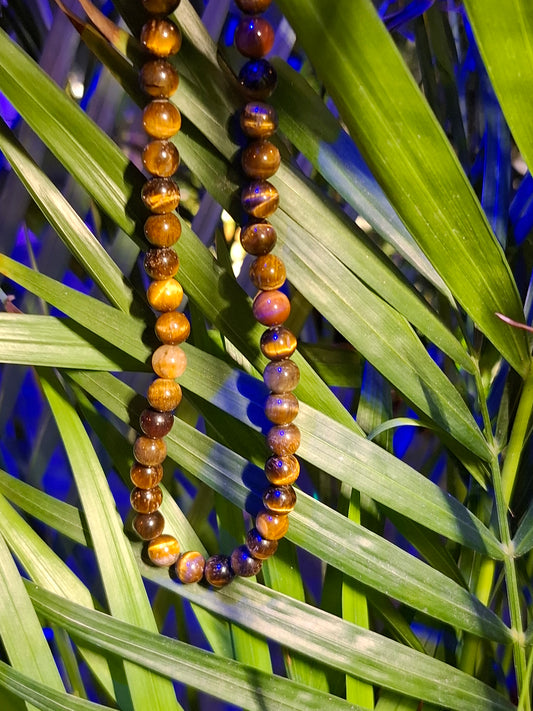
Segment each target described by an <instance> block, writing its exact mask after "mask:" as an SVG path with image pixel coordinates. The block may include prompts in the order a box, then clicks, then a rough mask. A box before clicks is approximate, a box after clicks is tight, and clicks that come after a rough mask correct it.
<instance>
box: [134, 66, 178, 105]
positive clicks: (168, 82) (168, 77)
mask: <svg viewBox="0 0 533 711" xmlns="http://www.w3.org/2000/svg"><path fill="white" fill-rule="evenodd" d="M139 82H140V85H141V89H142V90H143V91H145V92H146V93H147V94H148V95H149V96H153V97H154V98H156V99H168V98H169V96H172V94H174V93H175V92H176V91H177V88H178V86H179V83H180V78H179V75H178V72H177V71H176V70H175V69H174V67H173V66H172V64H171V63H170V62H167V60H166V59H152V60H151V61H150V62H145V63H144V64H143V66H142V67H141V71H140V72H139Z"/></svg>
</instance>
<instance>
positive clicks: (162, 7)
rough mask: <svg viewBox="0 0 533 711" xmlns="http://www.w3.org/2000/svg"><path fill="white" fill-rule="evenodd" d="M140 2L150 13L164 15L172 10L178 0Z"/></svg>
mask: <svg viewBox="0 0 533 711" xmlns="http://www.w3.org/2000/svg"><path fill="white" fill-rule="evenodd" d="M142 4H143V7H144V9H145V10H146V12H148V13H149V14H150V15H156V16H159V17H164V16H165V15H170V13H172V12H174V10H175V9H176V8H177V7H178V5H179V4H180V0H142Z"/></svg>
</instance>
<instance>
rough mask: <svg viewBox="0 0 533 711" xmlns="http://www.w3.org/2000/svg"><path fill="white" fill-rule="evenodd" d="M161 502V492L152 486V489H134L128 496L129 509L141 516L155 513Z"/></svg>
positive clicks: (159, 488)
mask: <svg viewBox="0 0 533 711" xmlns="http://www.w3.org/2000/svg"><path fill="white" fill-rule="evenodd" d="M162 501H163V492H162V491H161V487H159V486H154V487H153V488H152V489H140V488H139V487H135V489H132V492H131V494H130V503H131V508H132V509H133V510H134V511H138V512H139V513H142V514H150V513H153V512H154V511H157V509H158V508H159V507H160V506H161V502H162Z"/></svg>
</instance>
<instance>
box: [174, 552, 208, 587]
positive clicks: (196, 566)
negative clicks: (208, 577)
mask: <svg viewBox="0 0 533 711" xmlns="http://www.w3.org/2000/svg"><path fill="white" fill-rule="evenodd" d="M204 569H205V558H204V557H203V555H202V554H201V553H198V551H187V552H186V553H182V554H181V555H180V557H179V558H178V561H177V563H176V573H177V574H178V578H179V579H180V580H181V582H182V583H186V584H188V583H198V582H200V580H201V579H202V578H203V577H204Z"/></svg>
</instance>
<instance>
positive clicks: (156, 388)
mask: <svg viewBox="0 0 533 711" xmlns="http://www.w3.org/2000/svg"><path fill="white" fill-rule="evenodd" d="M146 399H147V400H148V402H149V404H150V406H151V407H153V408H154V410H159V411H160V412H170V411H172V410H175V409H176V407H177V406H178V405H179V404H180V402H181V388H180V386H179V385H178V383H176V382H175V381H174V380H169V379H166V378H157V379H156V380H154V381H153V383H150V386H149V388H148V393H147V395H146Z"/></svg>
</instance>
